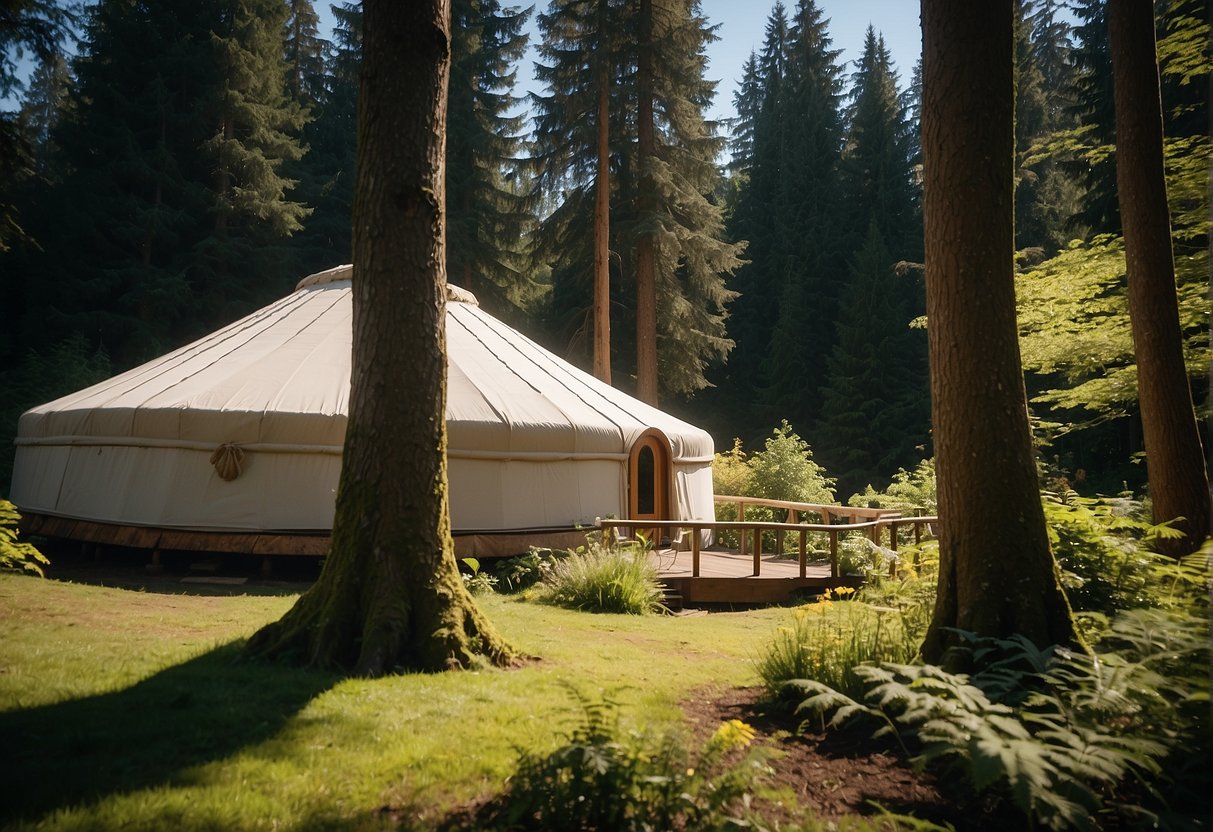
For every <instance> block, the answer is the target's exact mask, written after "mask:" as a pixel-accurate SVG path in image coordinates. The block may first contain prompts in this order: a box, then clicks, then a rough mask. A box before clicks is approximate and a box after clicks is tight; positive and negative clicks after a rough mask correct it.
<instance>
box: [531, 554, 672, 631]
mask: <svg viewBox="0 0 1213 832" xmlns="http://www.w3.org/2000/svg"><path fill="white" fill-rule="evenodd" d="M540 597H541V598H543V599H544V600H546V601H548V602H550V603H552V604H556V605H558V606H562V607H568V608H570V609H575V610H583V611H589V612H614V613H626V614H629V615H645V614H648V613H651V612H658V611H660V610H662V609H663V607H662V604H661V599H662V591H661V583H660V582H659V581H658V579H657V567H656V566H654V565H653V563H652V562H651V561H650V560H649V558H648V551H647V548H646V546H645V545H644V543H643V541H639V542H637V541H627V542H613V543H604V542H603V541H602V539H601V538H600V537H597V536H594V535H591V536H590V537H588V538H587V542H586V545H585V546H583V547H580V548H578V549H576V550H575V551H572V552H569V555H568V557H565V558H561V559H559V560H556V561H554V562H553V564H552V567H551V569H550V570H549V572H548V574H547V576H546V577H545V578H544V579H543V583H542V590H541V592H540Z"/></svg>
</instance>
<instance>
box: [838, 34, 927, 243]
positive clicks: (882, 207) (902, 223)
mask: <svg viewBox="0 0 1213 832" xmlns="http://www.w3.org/2000/svg"><path fill="white" fill-rule="evenodd" d="M850 98H851V104H850V107H849V110H848V113H847V123H848V128H847V138H846V144H845V145H844V146H843V149H842V160H841V166H840V171H839V172H840V176H841V179H842V190H843V194H844V205H845V211H846V216H847V224H848V225H849V226H850V227H852V228H862V227H866V226H867V225H868V224H869V223H872V222H874V223H875V224H876V227H877V229H878V230H879V232H880V236H881V238H882V239H883V240H884V242H885V243H886V245H888V247H889V249H890V250H891V251H892V252H893V254H894V256H895V257H896V258H899V259H908V258H909V256H910V251H911V250H912V249H913V248H916V246H913V243H912V241H913V240H914V239H915V238H916V237H917V236H918V233H920V232H919V229H916V228H915V223H914V197H913V189H912V171H911V168H910V153H911V148H910V127H909V123H908V121H907V118H906V114H905V108H904V105H903V104H902V101H901V96H900V94H899V91H898V89H897V72H896V70H895V69H894V67H893V59H892V56H891V55H890V54H889V50H888V48H887V47H886V46H885V43H884V38H883V37H881V36H878V35H877V34H876V31H875V30H874V29H873V28H872V27H871V26H869V27H868V32H867V36H866V37H865V40H864V50H863V55H862V57H861V58H860V59H859V66H858V70H857V71H856V72H855V74H854V75H853V76H852V79H851V94H850ZM865 245H866V243H865Z"/></svg>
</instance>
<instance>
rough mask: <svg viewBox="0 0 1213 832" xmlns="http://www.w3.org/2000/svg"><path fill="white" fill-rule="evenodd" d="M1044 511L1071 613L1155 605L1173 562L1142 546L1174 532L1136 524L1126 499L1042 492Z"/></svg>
mask: <svg viewBox="0 0 1213 832" xmlns="http://www.w3.org/2000/svg"><path fill="white" fill-rule="evenodd" d="M1044 510H1045V519H1046V521H1047V522H1048V525H1049V542H1050V544H1051V545H1052V548H1053V555H1054V557H1055V558H1057V563H1058V565H1059V566H1060V567H1061V570H1062V584H1063V585H1064V586H1065V589H1066V594H1067V595H1068V596H1069V598H1070V604H1071V606H1073V608H1074V609H1075V610H1080V611H1094V612H1099V613H1103V614H1105V615H1110V614H1112V613H1113V612H1114V611H1116V610H1125V609H1136V608H1141V607H1146V606H1153V605H1155V604H1156V603H1157V601H1158V595H1157V588H1158V587H1159V585H1160V583H1164V582H1165V579H1164V578H1165V574H1166V573H1167V572H1168V571H1169V570H1170V569H1171V567H1173V566H1174V564H1175V561H1174V560H1173V559H1171V558H1166V557H1162V556H1160V555H1157V554H1155V553H1153V552H1151V551H1150V550H1149V549H1148V548H1147V545H1148V543H1149V541H1151V540H1152V539H1154V538H1156V537H1164V536H1170V535H1174V534H1177V532H1175V531H1174V530H1172V529H1170V528H1169V527H1168V526H1167V525H1165V524H1164V525H1161V526H1155V525H1152V524H1150V523H1149V522H1147V521H1146V520H1144V519H1142V518H1143V516H1145V515H1144V512H1143V508H1142V505H1141V503H1139V502H1137V501H1135V500H1133V499H1131V498H1128V497H1114V498H1109V497H1094V498H1089V497H1079V496H1078V495H1077V494H1076V493H1074V492H1073V491H1065V492H1059V493H1056V494H1052V493H1046V494H1045V495H1044Z"/></svg>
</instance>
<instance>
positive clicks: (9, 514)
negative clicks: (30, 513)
mask: <svg viewBox="0 0 1213 832" xmlns="http://www.w3.org/2000/svg"><path fill="white" fill-rule="evenodd" d="M20 523H21V515H20V514H18V513H17V507H16V506H15V505H13V504H12V503H10V502H9V501H8V500H0V570H5V571H14V572H24V573H26V574H29V575H37V576H39V577H43V575H44V573H43V571H42V567H44V566H49V565H50V561H49V560H47V558H46V555H44V554H42V553H41V552H39V551H38V548H37V547H36V546H34V544H32V543H26V542H23V541H21V540H18V539H17V538H18V535H19V534H20V528H19V526H20Z"/></svg>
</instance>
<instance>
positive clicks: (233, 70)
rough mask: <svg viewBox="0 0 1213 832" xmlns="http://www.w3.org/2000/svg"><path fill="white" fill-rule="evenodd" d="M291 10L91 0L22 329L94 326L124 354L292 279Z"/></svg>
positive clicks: (89, 329)
mask: <svg viewBox="0 0 1213 832" xmlns="http://www.w3.org/2000/svg"><path fill="white" fill-rule="evenodd" d="M284 19H285V6H284V5H282V4H280V3H278V2H276V0H259V2H258V3H236V2H235V0H229V1H228V2H225V3H222V4H216V3H202V4H200V3H196V2H188V0H165V2H161V3H155V4H143V3H137V2H134V1H133V0H103V2H100V3H98V4H97V5H96V6H94V7H92V8H91V9H90V11H89V15H88V18H87V21H86V26H85V37H84V42H83V44H82V48H81V50H80V53H79V56H78V58H77V60H76V62H75V65H74V72H75V76H76V84H75V86H74V89H73V91H72V95H71V100H70V106H69V107H68V109H67V111H66V115H65V118H64V119H63V121H62V124H61V125H60V126H59V128H58V130H57V131H56V132H55V133H54V134H53V136H54V139H55V141H56V142H57V144H58V145H59V147H60V148H61V149H62V154H61V155H62V160H63V168H64V174H63V184H62V186H61V187H58V188H56V189H55V190H54V192H53V193H51V194H48V195H47V197H46V201H45V205H44V207H43V210H42V212H41V214H42V217H41V220H40V227H42V228H45V229H46V232H47V233H48V235H51V236H50V237H48V241H47V242H48V245H46V246H45V247H44V248H45V253H44V254H38V255H34V254H31V255H30V263H29V264H28V265H27V267H26V268H27V269H29V270H32V273H35V274H37V275H39V278H40V279H39V280H38V281H37V282H36V283H31V284H30V286H29V297H28V301H27V313H26V318H25V321H24V324H23V326H24V327H25V329H26V331H27V332H34V331H37V332H38V333H40V335H41V337H44V338H50V339H52V340H57V339H58V338H60V337H62V336H63V335H64V334H66V333H69V332H82V333H86V334H87V335H88V336H89V337H90V338H92V339H96V343H98V344H99V345H104V347H105V348H106V349H108V350H109V352H110V354H111V355H112V356H113V358H114V360H115V363H116V365H117V366H119V367H121V366H125V365H128V364H129V363H132V362H135V361H137V360H140V359H143V358H146V357H149V356H150V355H154V354H156V353H159V352H162V351H163V350H164V349H165V348H167V347H168V346H170V345H171V344H172V343H174V342H178V341H179V340H183V339H187V338H188V337H190V336H191V335H195V334H197V333H200V332H204V331H206V330H207V329H211V328H214V327H215V326H217V325H219V324H220V323H222V322H224V321H227V320H231V319H232V318H233V317H235V316H237V315H239V314H243V313H244V312H246V311H248V309H249V308H251V307H253V306H255V305H256V304H257V303H258V302H261V301H263V300H264V299H265V298H266V297H268V296H273V295H277V294H280V293H281V291H282V290H283V288H284V286H286V285H289V284H287V280H288V279H289V278H288V275H286V274H285V268H284V265H283V264H282V262H281V259H282V258H281V257H280V256H279V254H278V253H277V252H276V251H275V250H274V248H273V246H274V245H275V244H276V243H277V242H278V241H280V240H281V239H282V238H283V237H284V236H285V235H287V234H289V233H290V232H291V231H292V230H293V229H294V228H297V227H298V220H299V218H300V217H301V216H302V215H303V214H304V213H305V210H304V209H303V208H302V206H300V205H298V204H297V203H293V202H291V201H290V200H289V199H287V198H286V196H285V192H286V191H287V189H288V188H289V187H290V184H291V183H290V182H289V180H286V179H285V178H284V177H282V176H281V175H280V174H279V170H280V167H281V165H282V164H283V162H284V161H286V160H289V159H291V158H295V157H297V156H298V155H299V153H300V152H301V150H300V147H299V145H298V142H297V140H296V139H295V138H293V133H294V131H296V130H297V129H298V127H299V126H300V122H301V119H302V115H301V113H300V111H299V108H298V105H296V104H293V103H292V102H288V101H287V100H286V96H285V92H284V83H285V82H284V61H283V42H282V32H283V28H282V26H283V21H284ZM290 277H293V275H290ZM187 313H188V320H187V318H186V315H187Z"/></svg>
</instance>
